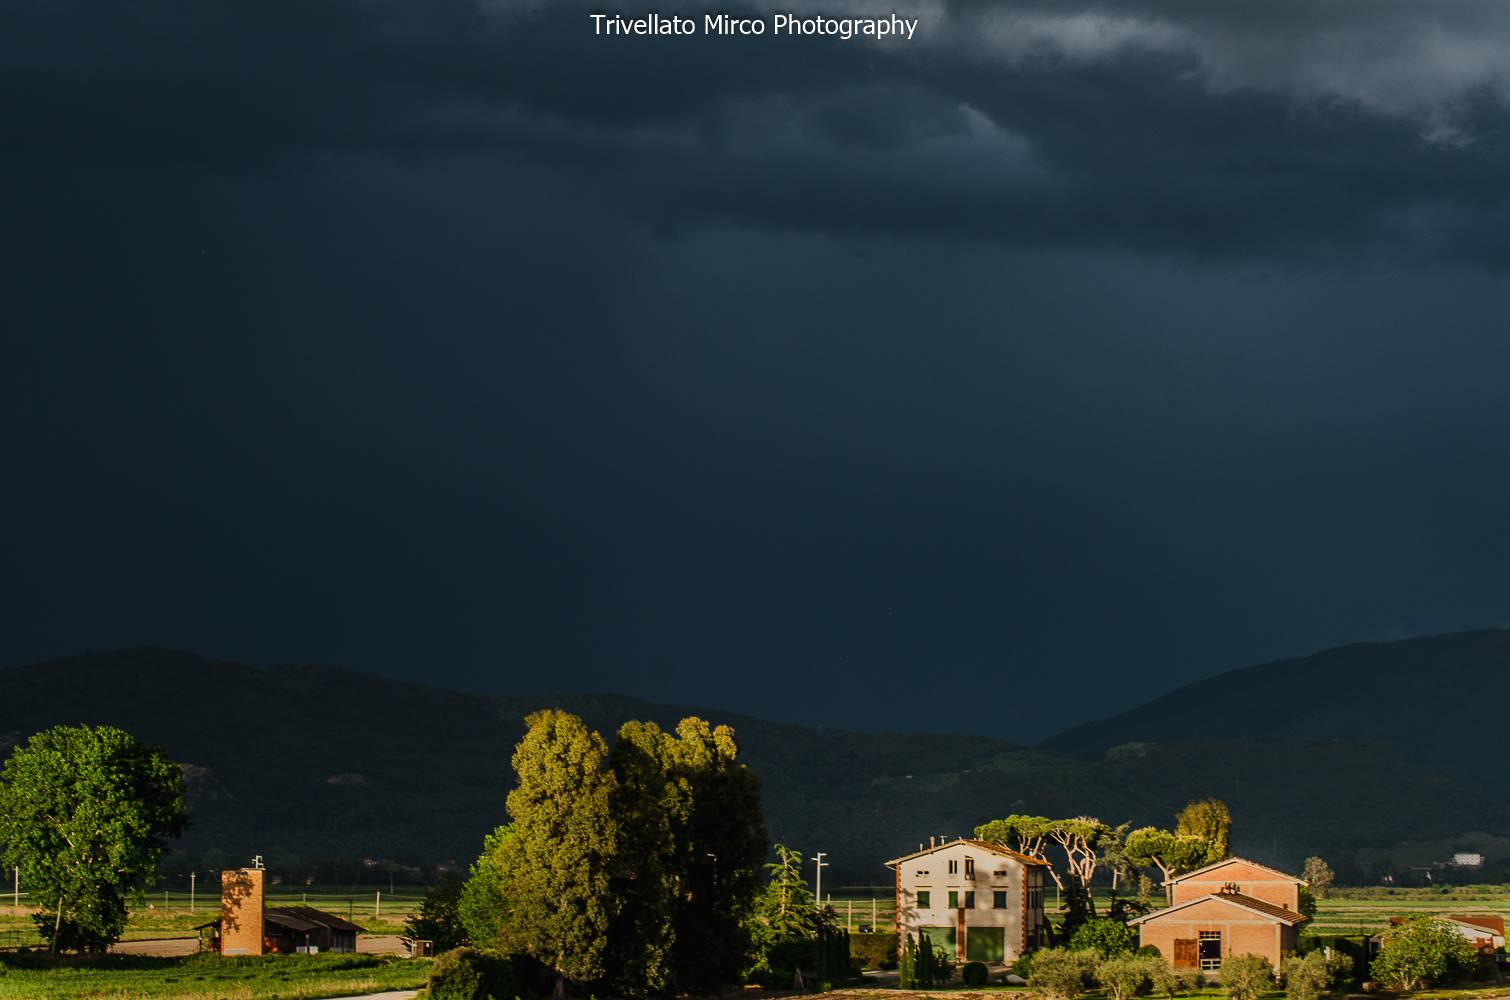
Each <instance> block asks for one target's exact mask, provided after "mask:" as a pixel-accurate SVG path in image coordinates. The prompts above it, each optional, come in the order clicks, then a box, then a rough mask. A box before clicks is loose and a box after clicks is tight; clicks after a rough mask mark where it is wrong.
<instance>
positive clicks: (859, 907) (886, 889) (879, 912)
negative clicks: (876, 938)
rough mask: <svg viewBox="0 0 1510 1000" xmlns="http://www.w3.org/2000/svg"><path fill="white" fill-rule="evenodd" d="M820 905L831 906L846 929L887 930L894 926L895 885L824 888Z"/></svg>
mask: <svg viewBox="0 0 1510 1000" xmlns="http://www.w3.org/2000/svg"><path fill="white" fill-rule="evenodd" d="M823 905H824V906H828V907H831V908H832V909H833V911H834V915H835V916H836V917H837V918H838V920H839V923H840V925H841V926H843V927H845V928H846V929H848V930H850V931H863V930H865V929H867V928H869V929H870V930H874V931H889V930H891V929H892V928H893V927H895V926H896V915H897V897H896V887H895V886H891V885H884V886H875V885H860V886H855V885H849V886H844V885H841V886H837V887H836V888H835V889H834V891H833V892H824V894H823Z"/></svg>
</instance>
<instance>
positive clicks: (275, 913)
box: [266, 906, 367, 934]
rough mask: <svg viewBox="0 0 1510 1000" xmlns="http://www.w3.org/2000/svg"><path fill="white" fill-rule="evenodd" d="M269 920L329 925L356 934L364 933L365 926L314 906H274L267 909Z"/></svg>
mask: <svg viewBox="0 0 1510 1000" xmlns="http://www.w3.org/2000/svg"><path fill="white" fill-rule="evenodd" d="M266 916H267V918H268V919H269V920H272V919H273V918H274V917H277V918H278V920H281V921H287V922H289V924H290V926H292V922H293V921H302V922H305V923H308V924H311V925H313V926H316V927H328V928H330V929H331V930H333V931H350V932H352V933H354V934H364V933H366V931H367V928H365V927H358V926H357V925H356V924H354V923H352V922H351V921H349V920H345V919H343V918H341V917H338V916H336V915H335V914H334V913H326V912H325V911H324V910H317V909H315V908H314V907H313V906H274V907H271V908H270V909H268V910H267V911H266Z"/></svg>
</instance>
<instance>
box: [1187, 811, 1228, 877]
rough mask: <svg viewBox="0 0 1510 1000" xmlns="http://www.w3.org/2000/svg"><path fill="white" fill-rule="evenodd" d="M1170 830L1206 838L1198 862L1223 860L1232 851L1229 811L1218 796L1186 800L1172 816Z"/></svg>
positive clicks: (1207, 862)
mask: <svg viewBox="0 0 1510 1000" xmlns="http://www.w3.org/2000/svg"><path fill="white" fill-rule="evenodd" d="M1174 832H1175V833H1176V834H1178V835H1180V836H1184V837H1198V838H1200V839H1201V840H1204V841H1205V842H1206V856H1205V857H1204V858H1203V859H1202V860H1201V862H1200V864H1197V865H1196V866H1195V867H1197V868H1199V867H1201V866H1202V865H1210V864H1215V863H1216V862H1218V861H1225V860H1226V859H1227V858H1229V857H1231V855H1232V845H1231V840H1232V814H1231V813H1230V812H1229V811H1228V810H1227V803H1225V802H1223V801H1222V800H1221V799H1201V800H1200V801H1198V802H1190V803H1188V804H1186V806H1185V808H1184V809H1181V810H1180V812H1179V815H1177V816H1176V817H1175V826H1174Z"/></svg>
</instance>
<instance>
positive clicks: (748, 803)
mask: <svg viewBox="0 0 1510 1000" xmlns="http://www.w3.org/2000/svg"><path fill="white" fill-rule="evenodd" d="M738 756H739V747H738V744H737V743H736V742H735V739H734V730H733V729H731V728H729V727H728V726H713V725H710V724H709V723H708V722H706V721H704V720H702V719H699V718H696V717H693V718H688V719H683V720H682V721H681V723H679V724H678V725H677V727H676V740H675V742H674V744H673V746H672V753H671V764H672V774H673V775H674V777H675V778H676V780H677V782H678V783H679V787H685V788H686V789H687V790H688V791H689V792H690V794H691V803H692V804H691V810H690V812H688V813H687V814H686V825H685V827H684V828H683V830H682V831H681V835H680V837H679V840H678V853H679V858H678V860H679V865H678V867H679V870H680V872H681V879H682V881H681V888H682V890H683V891H682V894H681V895H680V897H679V899H678V903H677V907H676V910H675V913H674V915H673V927H674V930H675V933H676V940H677V948H676V952H675V959H676V966H675V968H676V985H677V988H678V989H679V990H681V991H683V992H690V993H692V994H694V995H697V994H709V993H713V992H716V991H717V990H718V989H719V988H721V987H723V986H727V985H728V984H729V983H732V982H736V981H737V980H738V978H739V975H740V974H741V973H742V972H743V971H744V970H745V969H746V968H748V967H749V965H750V961H751V959H752V958H753V940H752V934H751V926H750V913H751V911H752V909H753V908H754V905H755V898H756V894H757V893H758V892H759V888H760V868H761V864H762V862H764V861H765V858H766V856H767V852H768V850H769V844H770V841H769V840H768V839H767V837H766V829H765V819H764V817H763V815H762V813H761V808H760V780H759V778H757V777H756V776H755V774H754V772H752V771H751V770H750V769H749V768H747V767H745V766H744V765H743V764H741V763H739V760H738Z"/></svg>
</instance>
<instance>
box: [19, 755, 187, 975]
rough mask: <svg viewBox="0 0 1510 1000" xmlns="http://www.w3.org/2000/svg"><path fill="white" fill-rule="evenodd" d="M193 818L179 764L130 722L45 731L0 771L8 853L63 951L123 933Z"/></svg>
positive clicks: (41, 922)
mask: <svg viewBox="0 0 1510 1000" xmlns="http://www.w3.org/2000/svg"><path fill="white" fill-rule="evenodd" d="M187 825H188V813H187V811H186V810H185V808H184V793H183V773H182V771H181V769H180V768H179V766H178V765H177V764H175V763H173V762H172V761H171V760H169V759H168V757H167V756H166V755H165V754H164V753H163V752H162V751H161V750H159V749H158V748H156V747H152V746H148V745H146V744H144V743H141V742H139V741H137V740H136V739H135V738H134V737H132V736H131V735H130V734H129V733H127V732H124V731H123V730H120V729H115V728H112V727H109V726H97V727H91V726H57V727H54V728H52V729H48V730H45V731H43V732H40V733H37V734H36V735H34V736H32V738H31V739H30V740H28V741H27V742H26V743H25V744H24V745H22V746H19V747H17V748H16V749H15V750H14V751H13V752H12V753H11V755H10V758H9V759H8V760H7V761H6V762H5V767H4V769H3V770H0V845H3V846H4V851H3V858H0V860H3V862H4V864H5V866H6V867H7V868H18V869H20V876H21V878H22V879H23V880H25V882H26V883H27V884H28V885H30V886H31V898H32V900H33V901H34V902H36V903H37V904H38V905H39V906H40V907H41V909H42V912H41V913H39V914H37V915H36V916H35V917H34V919H35V920H36V921H37V924H38V929H39V931H40V933H42V934H43V935H44V936H46V937H48V938H49V939H50V940H51V942H52V949H53V951H57V950H58V949H60V948H66V949H77V950H80V951H90V952H96V951H103V950H104V949H105V948H107V947H109V945H110V944H111V943H112V942H114V941H116V940H117V939H119V938H120V935H121V933H122V931H124V930H125V926H126V900H127V899H128V897H129V896H130V895H131V894H132V893H133V892H136V891H139V890H140V888H141V886H142V885H143V884H144V883H145V882H146V880H147V879H148V878H149V877H150V876H151V875H152V874H153V873H155V871H156V870H157V863H158V860H159V859H160V858H161V856H162V853H163V851H164V849H165V848H166V846H167V841H168V839H169V838H171V837H177V836H179V835H181V834H182V833H183V831H184V828H185V827H186V826H187Z"/></svg>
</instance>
